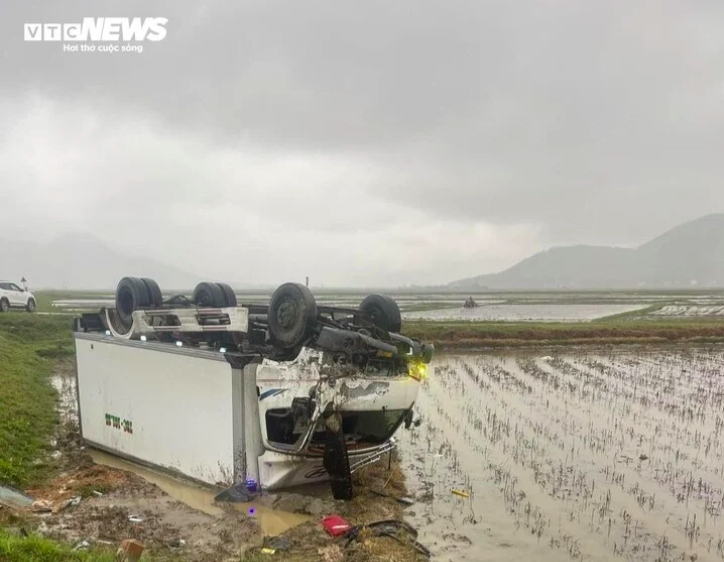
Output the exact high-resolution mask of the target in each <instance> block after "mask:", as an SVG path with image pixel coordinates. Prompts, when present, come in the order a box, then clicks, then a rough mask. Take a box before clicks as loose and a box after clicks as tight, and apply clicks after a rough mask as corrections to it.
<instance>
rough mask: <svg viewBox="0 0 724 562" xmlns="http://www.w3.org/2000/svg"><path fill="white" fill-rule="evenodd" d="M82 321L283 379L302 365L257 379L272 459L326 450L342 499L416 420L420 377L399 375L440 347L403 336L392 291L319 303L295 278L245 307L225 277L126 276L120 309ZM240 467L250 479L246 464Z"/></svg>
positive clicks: (84, 326) (326, 464)
mask: <svg viewBox="0 0 724 562" xmlns="http://www.w3.org/2000/svg"><path fill="white" fill-rule="evenodd" d="M73 328H74V331H75V332H76V333H77V334H84V333H85V334H99V335H100V334H104V335H105V336H106V337H110V338H112V339H114V340H116V341H118V340H138V341H140V342H149V343H152V342H155V344H156V346H157V347H166V346H177V347H181V348H186V349H197V350H204V351H209V352H214V353H217V354H222V355H223V357H224V358H225V359H226V361H227V362H228V363H229V364H230V365H231V366H232V367H233V368H236V369H244V368H245V366H247V365H250V364H254V365H257V366H258V369H259V372H260V373H262V372H266V371H264V369H266V370H269V369H271V371H269V372H272V373H274V377H280V378H279V380H282V379H284V376H282V375H281V374H280V373H282V374H283V373H285V372H286V370H288V369H291V371H290V372H291V373H292V374H291V378H289V379H288V380H286V381H285V383H284V385H282V388H280V389H276V388H273V386H274V385H273V386H272V388H267V387H265V386H264V384H263V383H261V382H259V383H258V384H257V386H256V393H257V397H256V398H257V404H256V408H258V412H259V416H260V420H259V421H258V422H257V423H259V424H261V431H262V434H261V439H262V440H263V442H264V449H265V450H266V451H269V452H270V454H272V457H273V455H274V454H282V455H283V456H284V457H285V458H286V457H290V458H291V457H295V456H300V455H301V456H303V457H304V458H305V459H307V460H309V459H314V458H317V459H319V460H320V461H321V462H322V466H323V469H324V471H326V474H327V475H328V477H329V478H330V479H331V481H332V488H333V491H334V495H335V497H336V498H338V499H350V498H351V497H352V486H351V476H350V475H351V473H352V472H353V471H354V470H355V469H356V468H358V467H359V466H362V465H364V464H368V463H369V462H373V461H375V460H378V459H379V458H380V456H381V454H382V453H385V452H388V451H391V450H392V448H394V446H395V445H394V444H395V441H394V437H393V435H394V433H395V432H396V431H397V429H398V428H399V427H400V426H401V425H402V424H403V423H404V424H406V425H409V423H410V421H411V416H412V406H413V405H414V400H415V396H416V392H417V384H414V389H410V388H409V387H408V386H405V385H404V384H403V385H402V386H399V383H404V381H405V380H407V381H410V382H419V380H420V378H421V377H422V376H423V373H424V370H425V366H426V365H427V364H428V363H429V362H430V361H431V359H432V355H433V351H434V349H433V346H432V345H430V344H426V343H423V342H419V341H416V340H413V339H411V338H408V337H406V336H404V335H402V334H400V330H401V317H400V311H399V308H398V307H397V304H396V303H395V302H394V300H392V299H391V298H390V297H387V296H384V295H370V296H368V297H367V298H365V299H364V300H363V301H362V302H361V304H360V306H359V307H358V308H345V307H333V306H320V305H317V303H316V300H315V299H314V296H313V295H312V293H311V292H310V291H309V289H308V288H307V287H305V286H304V285H300V284H296V283H286V284H284V285H281V286H280V287H279V288H278V289H277V290H276V291H275V292H274V293H273V295H272V296H271V299H270V301H269V304H268V305H267V304H265V305H259V304H251V305H244V304H240V303H238V302H237V299H236V295H235V294H234V291H233V290H232V289H231V287H229V286H228V285H225V284H222V283H210V282H205V283H200V284H199V285H197V287H196V289H195V290H194V293H193V295H192V296H191V297H187V296H184V295H173V296H171V297H169V298H166V299H164V298H163V297H162V293H161V291H160V289H159V287H158V285H157V284H156V283H155V282H154V281H153V280H151V279H145V278H133V277H125V278H123V279H122V280H121V281H120V282H119V284H118V287H117V290H116V306H115V308H104V309H101V310H100V311H99V312H97V313H92V314H91V313H86V314H82V315H81V316H80V317H79V318H76V319H75V320H74V325H73ZM129 343H130V342H129ZM159 344H165V345H159ZM310 357H312V358H313V360H314V361H312V362H310V359H309V358H310ZM312 363H314V364H312ZM254 372H255V375H254V377H255V378H256V372H257V371H254ZM310 373H313V375H310ZM285 376H286V375H285ZM295 377H296V379H297V380H295ZM309 377H311V378H309ZM259 378H260V380H261V379H262V378H263V377H262V375H260V376H259ZM312 379H313V380H312ZM300 381H306V382H300ZM395 385H397V386H395ZM277 386H278V385H277ZM398 387H399V388H398ZM391 389H394V392H392V394H390V392H391ZM400 389H402V390H400ZM285 391H289V392H285ZM400 392H402V394H400ZM411 392H412V394H410V393H411ZM395 393H397V394H395ZM405 393H406V394H405ZM391 396H395V397H397V398H395V399H391V398H390V397H391ZM395 400H398V402H395ZM396 404H403V405H404V406H396ZM359 452H361V453H362V455H361V456H360V453H359ZM245 454H246V453H245ZM350 455H356V456H355V457H354V458H355V460H354V462H352V463H350ZM267 456H269V455H267ZM245 458H246V457H245ZM262 459H263V456H260V457H259V462H260V463H261V461H262ZM245 462H246V461H245ZM245 466H246V465H245ZM270 466H271V465H270ZM241 476H243V479H244V480H246V468H245V469H244V474H243V475H241Z"/></svg>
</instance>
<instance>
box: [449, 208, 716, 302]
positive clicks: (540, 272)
mask: <svg viewBox="0 0 724 562" xmlns="http://www.w3.org/2000/svg"><path fill="white" fill-rule="evenodd" d="M692 286H694V287H697V286H698V287H712V286H716V287H724V213H722V214H713V215H707V216H705V217H701V218H699V219H696V220H693V221H690V222H687V223H684V224H681V225H679V226H677V227H675V228H672V229H671V230H669V231H667V232H665V233H664V234H662V235H660V236H658V237H656V238H654V239H653V240H651V241H650V242H647V243H645V244H643V245H641V246H639V247H638V248H635V249H630V248H613V247H606V246H562V247H554V248H551V249H549V250H546V251H543V252H539V253H537V254H535V255H533V256H531V257H529V258H526V259H524V260H523V261H521V262H519V263H517V264H516V265H514V266H513V267H511V268H509V269H507V270H505V271H502V272H500V273H493V274H489V275H479V276H477V277H472V278H469V279H463V280H461V281H455V282H453V283H450V285H449V287H451V288H456V289H473V288H483V287H485V288H489V289H607V288H611V289H615V288H625V289H630V288H684V287H689V288H690V287H692Z"/></svg>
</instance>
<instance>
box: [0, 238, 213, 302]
mask: <svg viewBox="0 0 724 562" xmlns="http://www.w3.org/2000/svg"><path fill="white" fill-rule="evenodd" d="M0 248H2V258H1V259H0V278H2V279H8V280H11V281H14V282H16V283H17V282H19V281H20V278H21V277H25V278H26V279H27V280H28V283H29V285H30V290H35V289H66V288H67V289H85V290H110V291H112V290H114V289H115V287H116V285H117V284H118V281H119V280H120V279H121V278H122V277H125V276H127V275H132V276H137V277H150V278H152V279H155V280H156V281H157V282H158V284H159V285H160V286H161V288H162V289H163V290H174V289H189V288H193V287H195V286H196V284H197V283H198V282H199V281H204V279H201V278H200V277H197V276H195V275H193V274H191V273H188V272H186V271H182V270H180V269H176V268H175V267H172V266H169V265H166V264H164V263H160V262H158V261H155V260H153V259H149V258H143V257H130V256H125V255H122V254H120V253H118V252H116V251H114V250H112V249H110V248H108V247H107V246H106V245H105V244H104V243H103V242H102V241H101V240H99V239H98V238H95V237H94V236H92V235H89V234H80V233H71V234H65V235H63V236H60V237H58V238H56V239H54V240H53V241H51V242H49V243H46V244H41V243H36V242H28V241H23V240H17V239H13V240H0Z"/></svg>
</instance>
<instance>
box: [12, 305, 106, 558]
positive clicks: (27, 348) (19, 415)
mask: <svg viewBox="0 0 724 562" xmlns="http://www.w3.org/2000/svg"><path fill="white" fill-rule="evenodd" d="M72 354H73V348H72V339H71V333H70V329H69V325H68V319H67V317H65V316H42V315H36V314H27V313H23V312H11V313H7V314H2V315H0V484H3V485H8V486H12V487H14V488H19V489H28V488H30V487H33V486H36V485H42V484H43V483H44V482H45V481H47V479H48V478H49V477H50V476H51V475H52V473H53V471H54V469H55V467H54V465H53V462H52V461H51V460H50V458H49V453H50V449H51V446H50V440H51V437H52V435H53V432H54V429H55V428H56V426H57V424H58V415H57V413H56V409H55V406H56V400H57V398H58V396H57V392H56V391H55V389H54V388H53V386H52V385H51V384H50V382H49V377H50V375H51V372H52V369H53V365H54V364H55V362H56V360H57V359H58V358H60V357H68V356H71V355H72ZM27 523H28V522H26V521H23V520H22V519H18V518H16V517H14V516H12V515H11V514H9V513H7V512H4V510H3V508H2V506H0V560H1V561H2V562H110V561H111V560H114V552H111V551H105V552H103V551H88V552H80V551H79V552H75V551H73V550H72V547H71V546H67V545H62V544H59V543H56V542H54V541H51V540H49V539H46V538H43V537H40V536H37V535H34V534H32V532H31V533H30V534H29V536H23V534H24V533H21V532H20V531H19V530H20V529H24V530H25V531H26V532H27V531H29V530H30V529H31V527H32V525H29V524H27Z"/></svg>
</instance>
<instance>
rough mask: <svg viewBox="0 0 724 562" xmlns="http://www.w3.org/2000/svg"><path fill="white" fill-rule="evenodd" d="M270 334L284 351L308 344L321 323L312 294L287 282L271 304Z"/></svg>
mask: <svg viewBox="0 0 724 562" xmlns="http://www.w3.org/2000/svg"><path fill="white" fill-rule="evenodd" d="M267 322H268V324H269V335H270V336H271V339H272V341H273V342H274V343H275V344H276V345H277V346H279V347H281V348H283V349H292V348H295V347H298V346H300V345H302V344H303V343H304V341H305V340H306V339H307V338H308V337H309V336H310V335H311V332H312V330H313V329H314V326H315V324H316V322H317V302H316V301H315V300H314V295H312V292H311V291H310V290H309V289H308V288H307V287H305V286H304V285H301V284H299V283H285V284H284V285H281V286H280V287H278V288H277V290H276V291H274V294H273V295H272V298H271V300H270V301H269V312H268V313H267Z"/></svg>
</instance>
